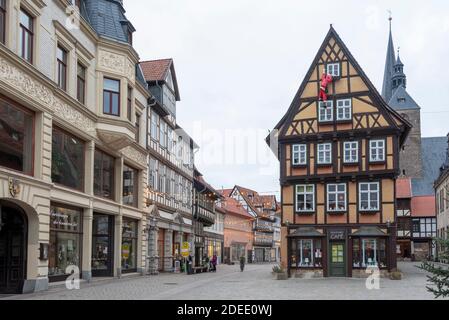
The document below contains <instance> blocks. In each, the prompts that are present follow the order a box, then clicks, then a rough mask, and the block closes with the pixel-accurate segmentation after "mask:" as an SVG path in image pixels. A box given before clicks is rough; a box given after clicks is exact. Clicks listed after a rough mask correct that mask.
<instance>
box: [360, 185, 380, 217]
mask: <svg viewBox="0 0 449 320" xmlns="http://www.w3.org/2000/svg"><path fill="white" fill-rule="evenodd" d="M379 193H380V190H379V182H362V183H360V184H359V210H360V211H377V210H379V199H380V194H379Z"/></svg>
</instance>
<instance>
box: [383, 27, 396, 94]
mask: <svg viewBox="0 0 449 320" xmlns="http://www.w3.org/2000/svg"><path fill="white" fill-rule="evenodd" d="M395 62H396V55H395V52H394V44H393V34H392V32H391V20H390V37H389V39H388V47H387V58H386V59H385V72H384V81H383V85H382V97H383V98H384V100H385V101H389V100H390V99H391V96H392V93H393V92H392V91H393V88H392V86H393V84H392V82H391V78H392V77H393V70H394V64H395Z"/></svg>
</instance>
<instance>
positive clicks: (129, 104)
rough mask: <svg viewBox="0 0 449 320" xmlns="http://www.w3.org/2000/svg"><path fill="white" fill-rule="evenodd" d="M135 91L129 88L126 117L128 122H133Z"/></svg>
mask: <svg viewBox="0 0 449 320" xmlns="http://www.w3.org/2000/svg"><path fill="white" fill-rule="evenodd" d="M132 96H133V89H132V88H131V87H128V96H127V106H126V107H127V110H126V116H127V117H128V120H129V121H131V120H132V114H133V113H132V111H133V110H132V109H133V100H132Z"/></svg>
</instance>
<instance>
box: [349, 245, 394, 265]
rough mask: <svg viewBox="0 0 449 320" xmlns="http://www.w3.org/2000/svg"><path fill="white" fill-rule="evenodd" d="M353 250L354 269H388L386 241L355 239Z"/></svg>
mask: <svg viewBox="0 0 449 320" xmlns="http://www.w3.org/2000/svg"><path fill="white" fill-rule="evenodd" d="M352 250H353V252H352V259H353V267H354V268H369V267H379V268H386V267H387V251H386V239H382V238H362V239H354V240H353V243H352Z"/></svg>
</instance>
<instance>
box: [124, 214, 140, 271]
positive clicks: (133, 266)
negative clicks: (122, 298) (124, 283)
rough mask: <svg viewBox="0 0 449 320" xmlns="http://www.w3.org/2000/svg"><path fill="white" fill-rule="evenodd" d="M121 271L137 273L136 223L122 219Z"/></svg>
mask: <svg viewBox="0 0 449 320" xmlns="http://www.w3.org/2000/svg"><path fill="white" fill-rule="evenodd" d="M122 271H123V272H125V273H126V272H135V271H137V221H134V220H131V219H123V232H122Z"/></svg>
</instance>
